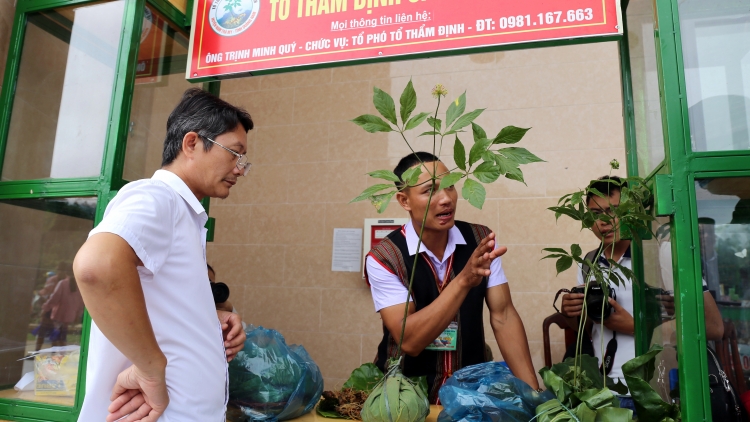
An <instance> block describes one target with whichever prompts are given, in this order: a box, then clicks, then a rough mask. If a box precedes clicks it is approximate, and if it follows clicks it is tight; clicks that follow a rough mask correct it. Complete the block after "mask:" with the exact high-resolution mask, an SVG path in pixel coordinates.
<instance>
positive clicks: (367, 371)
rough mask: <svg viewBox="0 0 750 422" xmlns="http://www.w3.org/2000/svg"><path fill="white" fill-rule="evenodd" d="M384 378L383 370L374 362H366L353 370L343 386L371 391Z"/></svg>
mask: <svg viewBox="0 0 750 422" xmlns="http://www.w3.org/2000/svg"><path fill="white" fill-rule="evenodd" d="M382 378H383V371H381V370H380V369H379V368H378V367H377V366H375V364H373V363H366V364H364V365H362V366H360V367H359V368H357V369H355V370H354V371H353V372H352V374H351V375H350V376H349V379H348V380H346V382H345V383H344V386H343V387H342V388H352V389H354V390H358V391H365V392H367V393H369V392H370V391H372V390H373V388H375V385H377V383H379V382H380V380H381V379H382Z"/></svg>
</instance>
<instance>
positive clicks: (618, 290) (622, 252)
mask: <svg viewBox="0 0 750 422" xmlns="http://www.w3.org/2000/svg"><path fill="white" fill-rule="evenodd" d="M612 181H615V182H617V183H613V182H612ZM621 186H623V187H624V186H627V185H626V184H625V183H624V182H623V181H622V180H621V179H620V178H619V177H617V176H604V177H601V178H599V179H598V180H597V181H595V182H594V183H592V184H591V185H590V186H589V188H590V190H591V189H596V190H598V191H599V192H602V193H603V194H604V195H608V197H607V198H606V199H605V198H601V197H598V196H596V195H594V194H593V193H592V192H591V191H589V193H588V194H587V196H586V205H587V207H588V209H589V210H590V211H591V212H593V213H594V214H607V215H609V216H614V213H613V212H612V211H613V209H615V208H616V207H617V206H618V205H620V188H621ZM617 223H618V222H617V219H615V218H613V219H612V220H611V221H609V222H604V221H601V220H597V221H596V224H594V226H593V227H592V230H593V232H594V235H595V236H596V237H597V238H598V239H599V240H600V241H601V242H602V246H601V248H597V249H595V250H594V251H591V252H589V253H588V254H587V258H589V259H590V260H591V262H595V263H596V264H597V265H599V266H601V267H605V268H609V262H608V261H607V260H609V259H611V260H613V261H615V262H617V263H619V264H620V265H622V266H623V267H625V268H632V262H631V258H630V240H626V239H620V233H619V230H618V227H619V225H618V224H617ZM599 250H601V254H600V255H599V256H597V252H599ZM612 271H613V272H619V271H620V270H619V269H617V268H612ZM588 273H589V271H588V269H587V268H585V267H584V268H582V269H581V271H579V273H578V284H579V285H581V286H582V285H584V284H585V282H586V281H588V280H585V278H587V277H586V276H587V275H588ZM620 276H621V278H622V279H624V280H626V282H625V283H621V284H620V285H619V286H615V285H611V286H610V287H611V291H612V294H611V296H612V297H610V298H609V305H610V306H611V307H612V308H611V309H612V310H611V311H610V312H609V316H606V313H605V318H604V324H601V322H600V321H596V320H598V319H600V318H601V314H599V315H594V312H589V314H590V315H589V318H587V321H586V324H585V327H586V330H587V331H588V329H589V328H590V329H591V340H592V343H593V346H594V352H595V353H594V356H596V357H597V358H599V359H600V362H599V363H600V364H601V365H602V369H603V370H604V372H605V373H606V374H607V375H608V376H609V377H610V378H612V379H615V380H616V379H618V378H619V379H620V380H621V382H624V376H623V374H622V365H623V364H624V363H625V362H627V361H629V360H630V359H633V358H634V357H635V321H634V320H633V285H632V283H631V282H630V281H629V280H628V279H627V277H625V276H624V275H623V274H620ZM583 297H584V295H583V293H569V294H566V295H563V299H562V309H561V311H560V312H561V313H562V314H563V315H564V316H565V317H566V318H567V320H568V325H570V326H571V327H572V328H573V329H575V330H578V318H579V317H580V316H581V313H582V311H583ZM600 309H601V308H600ZM605 312H606V311H605ZM602 345H603V346H604V351H602ZM620 403H621V407H625V408H628V409H633V410H634V409H635V407H634V405H633V400H632V399H631V398H630V397H621V398H620Z"/></svg>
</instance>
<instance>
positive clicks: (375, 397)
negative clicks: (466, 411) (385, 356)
mask: <svg viewBox="0 0 750 422" xmlns="http://www.w3.org/2000/svg"><path fill="white" fill-rule="evenodd" d="M389 391H390V393H391V395H390V396H388V392H389ZM426 391H427V379H426V378H425V377H419V378H416V379H409V378H407V377H404V376H403V374H401V370H400V367H399V366H398V365H395V366H393V365H392V366H391V367H390V369H389V370H388V373H387V374H385V375H384V374H383V371H381V370H380V369H379V368H378V367H377V366H375V365H374V364H372V363H366V364H364V365H362V366H360V367H359V368H357V369H355V370H354V372H352V375H351V376H350V377H349V379H348V380H347V381H346V382H345V383H344V386H343V387H342V388H341V390H339V391H324V392H323V398H322V399H321V400H320V402H319V403H318V407H317V409H316V411H317V412H318V414H319V415H321V416H324V417H327V418H338V419H353V420H363V421H365V422H368V421H373V420H377V421H383V420H386V421H391V420H392V421H393V422H397V421H400V422H421V421H423V420H424V418H425V417H426V416H427V413H425V414H424V416H422V417H421V419H420V418H419V417H416V418H411V417H410V414H411V413H415V416H417V414H418V413H421V411H420V412H413V409H411V410H408V411H406V410H405V409H404V406H413V408H419V409H421V408H422V400H421V399H420V401H419V402H418V403H416V405H415V403H413V400H412V398H413V397H417V398H420V397H421V398H423V399H424V403H426V406H427V412H429V403H428V402H427V394H426ZM368 400H369V403H367V402H368ZM386 402H387V404H386ZM381 405H382V406H387V409H386V411H382V409H381V408H380V406H381ZM388 409H392V411H389V410H388ZM399 409H401V411H400V412H399ZM365 418H368V419H365ZM373 418H385V419H373ZM391 418H392V419H391Z"/></svg>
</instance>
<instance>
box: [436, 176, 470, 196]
mask: <svg viewBox="0 0 750 422" xmlns="http://www.w3.org/2000/svg"><path fill="white" fill-rule="evenodd" d="M462 177H464V174H463V173H448V174H446V175H445V176H443V177H442V178H441V179H440V187H438V192H439V191H440V190H441V189H446V188H449V187H451V186H453V185H455V184H456V183H457V182H458V181H459V180H461V178H462Z"/></svg>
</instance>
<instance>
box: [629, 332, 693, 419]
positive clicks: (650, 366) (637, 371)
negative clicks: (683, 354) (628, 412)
mask: <svg viewBox="0 0 750 422" xmlns="http://www.w3.org/2000/svg"><path fill="white" fill-rule="evenodd" d="M661 351H662V347H661V346H659V345H656V344H655V345H653V346H651V350H649V351H648V352H646V353H645V354H643V355H641V356H638V357H636V358H635V359H631V360H629V361H627V362H625V363H624V364H623V365H622V373H623V374H624V375H625V382H627V384H628V388H629V389H630V395H631V396H632V397H633V400H634V401H635V410H636V413H638V419H639V420H643V421H662V420H665V419H667V418H672V419H674V420H679V417H680V408H679V406H675V405H673V404H669V403H666V402H664V401H663V400H662V399H661V397H660V396H659V394H658V393H657V392H656V391H654V389H653V387H651V385H650V384H649V383H648V381H649V380H651V378H652V377H653V376H654V368H655V365H654V360H655V359H656V355H657V354H659V352H661Z"/></svg>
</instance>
